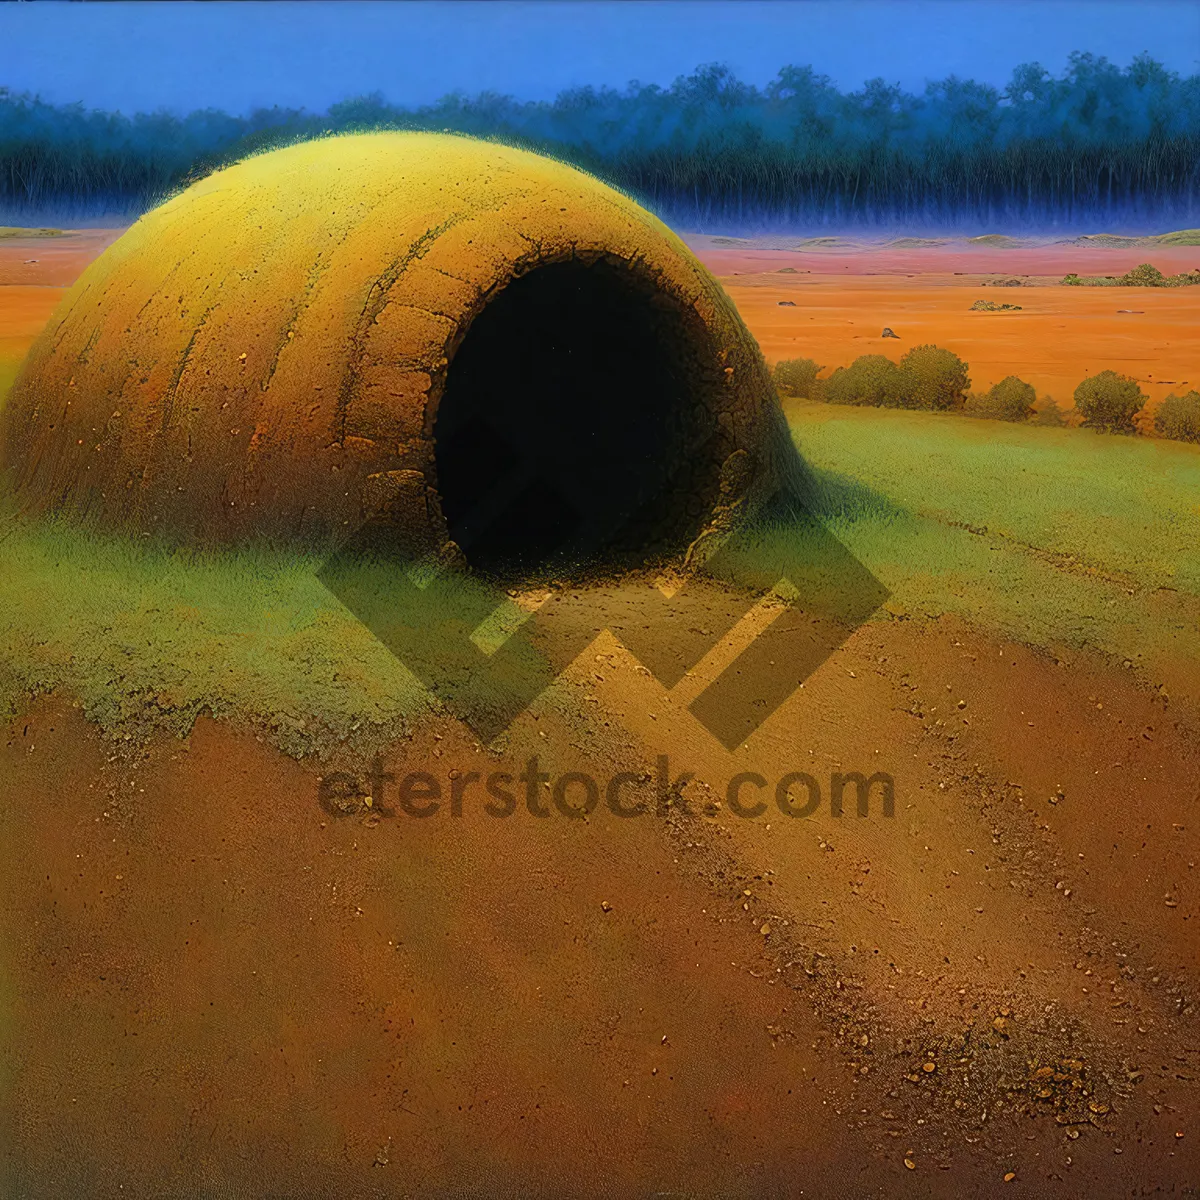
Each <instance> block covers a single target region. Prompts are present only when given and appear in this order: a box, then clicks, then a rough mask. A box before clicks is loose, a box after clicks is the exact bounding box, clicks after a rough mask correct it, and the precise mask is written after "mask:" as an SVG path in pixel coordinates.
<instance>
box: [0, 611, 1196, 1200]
mask: <svg viewBox="0 0 1200 1200" xmlns="http://www.w3.org/2000/svg"><path fill="white" fill-rule="evenodd" d="M765 636H768V637H769V636H770V634H767V635H765ZM730 652H731V650H730V649H729V648H728V647H727V648H726V650H725V651H721V650H718V651H715V652H714V654H713V656H712V657H711V659H710V660H707V661H706V663H705V664H703V665H702V667H701V668H700V669H698V670H697V672H696V674H695V676H694V677H693V678H689V679H685V681H684V682H683V683H682V684H681V685H680V686H679V688H678V689H677V690H676V693H674V694H672V695H668V694H667V693H666V692H665V691H664V689H663V688H662V687H661V685H659V684H658V683H657V682H656V681H655V680H654V679H653V678H651V677H650V676H649V675H647V674H646V673H645V672H644V670H643V669H641V668H639V666H638V665H637V663H636V661H635V660H633V659H632V658H631V657H630V656H629V655H628V654H627V653H626V652H625V651H623V650H622V649H621V647H620V646H619V644H618V643H617V642H616V641H615V640H613V639H612V637H611V635H607V634H606V635H602V637H601V638H600V640H599V641H598V642H597V643H596V644H595V645H594V646H592V647H591V648H589V650H588V651H586V652H585V653H584V654H583V655H581V657H580V659H579V660H578V661H577V663H576V664H575V666H574V667H573V668H572V669H571V670H570V671H569V672H568V674H567V676H566V677H565V680H564V683H563V685H562V687H561V688H560V689H559V690H560V694H559V695H558V696H557V698H556V700H555V701H554V702H553V703H548V702H541V703H539V704H537V705H535V706H534V708H533V710H532V711H531V712H530V713H528V714H526V715H525V716H524V717H522V718H520V719H519V721H518V723H517V724H516V725H515V726H514V727H513V729H512V730H511V731H510V733H509V734H508V735H507V736H506V738H505V743H504V745H503V746H502V748H501V749H500V750H499V751H498V752H496V751H485V750H481V748H480V747H479V745H478V743H477V742H475V741H474V739H473V738H472V737H471V735H470V733H469V732H468V731H467V730H466V728H465V727H464V726H462V725H460V724H459V723H458V722H456V721H454V720H452V719H449V718H446V719H440V720H438V721H434V722H431V723H430V724H429V725H428V726H427V727H426V728H423V729H421V730H419V731H418V732H417V733H416V735H415V737H414V738H413V740H412V741H411V742H404V743H400V744H397V745H395V746H392V747H390V748H388V750H387V751H386V752H385V753H384V755H383V760H384V763H385V765H386V766H387V767H388V768H389V769H390V770H391V771H393V772H394V773H396V774H397V775H403V774H404V773H405V772H407V771H412V770H425V771H429V772H431V773H433V774H435V775H436V776H437V777H438V778H439V779H440V780H441V781H442V785H443V787H444V788H446V789H449V788H450V786H451V784H450V779H451V778H452V776H451V772H452V771H454V772H458V773H460V774H461V773H463V772H468V771H480V772H481V773H482V774H486V773H487V771H489V770H505V771H509V772H511V773H513V774H517V773H519V772H520V770H521V769H522V768H523V765H524V764H525V762H526V761H527V760H528V758H529V757H530V756H531V755H533V754H537V755H539V756H540V762H541V766H542V768H543V769H544V770H546V771H548V772H549V773H551V774H553V775H555V776H557V775H559V774H561V773H563V772H565V771H568V770H582V771H585V772H589V773H590V774H592V775H593V776H594V777H596V778H598V779H599V780H600V781H601V784H602V785H603V782H604V781H605V780H607V779H608V778H610V777H611V775H612V774H613V773H615V772H616V771H618V770H620V769H629V770H632V771H635V772H640V771H647V770H648V771H650V772H653V771H654V769H655V761H656V759H657V756H658V755H659V754H664V753H665V754H666V755H667V756H668V758H669V761H670V767H671V774H672V777H675V776H676V775H677V774H678V773H681V772H684V771H687V772H692V773H694V776H695V779H694V782H692V783H689V784H688V785H687V787H686V788H685V790H684V795H685V796H686V797H688V798H689V799H690V801H691V803H692V805H693V808H694V809H696V810H697V811H696V813H695V815H685V814H683V813H679V812H675V813H673V814H672V815H671V816H670V817H669V818H668V819H660V818H658V817H656V816H653V815H648V816H645V817H641V818H637V819H632V820H619V819H617V818H616V817H614V816H612V815H611V814H610V813H608V812H607V811H606V810H604V808H603V807H601V808H600V809H599V810H598V811H597V812H596V813H594V814H593V815H592V817H591V818H590V819H588V820H586V821H572V820H567V819H565V818H564V817H563V816H561V815H559V814H558V813H554V814H553V815H552V816H551V817H549V818H546V819H538V818H536V817H534V816H532V815H530V814H529V813H528V812H527V811H525V810H524V808H519V809H518V810H517V812H516V813H515V814H514V815H513V816H511V817H509V818H507V819H497V818H492V817H488V816H486V815H485V814H484V813H483V812H481V810H480V806H481V803H482V799H483V798H485V797H482V795H481V793H480V792H478V791H476V792H474V793H472V792H471V791H468V792H467V793H466V799H465V800H464V804H463V808H464V814H463V815H462V816H461V817H458V818H455V817H453V816H452V815H451V814H450V813H449V812H447V811H443V812H440V813H438V814H436V815H434V816H433V817H431V818H428V819H424V820H421V819H415V818H413V817H409V816H405V815H404V814H402V813H401V814H400V815H398V816H396V817H389V818H384V819H379V818H378V817H377V816H374V815H371V814H367V815H365V816H364V815H361V814H358V815H351V816H347V817H343V818H340V819H335V818H332V817H331V816H329V815H328V814H327V813H326V812H325V811H323V810H322V808H321V807H320V806H319V805H318V802H317V796H318V776H319V774H320V772H321V770H322V768H321V767H320V766H318V765H317V764H308V763H296V762H294V761H292V760H289V759H287V758H286V757H284V756H282V755H280V754H279V753H278V752H276V751H274V750H272V749H270V748H269V747H268V746H267V745H265V744H264V743H263V741H262V740H261V739H260V738H258V737H257V736H256V735H255V734H254V733H253V731H238V730H235V729H233V728H230V727H228V726H226V725H222V724H217V723H214V722H212V721H209V720H207V719H206V720H202V721H201V722H200V723H199V724H198V725H197V726H196V728H195V729H194V731H193V732H192V734H191V736H190V737H188V738H187V739H186V740H185V741H182V742H180V741H178V740H175V739H163V740H158V741H155V742H152V743H151V744H149V745H147V746H144V747H133V748H131V747H124V748H122V749H120V750H118V749H117V748H116V747H113V746H112V745H111V743H108V742H106V741H105V739H104V738H103V737H102V736H101V735H100V734H99V733H98V732H97V731H96V730H95V729H94V728H91V727H89V726H88V725H87V724H86V723H85V722H83V721H82V720H81V718H80V717H79V716H78V714H77V713H76V712H75V711H73V710H72V708H71V706H70V704H69V703H68V702H66V701H65V699H60V700H44V701H42V702H40V703H38V704H37V705H36V706H35V707H34V708H33V709H32V710H31V711H30V712H28V713H27V714H26V715H24V716H23V717H22V718H21V719H20V720H18V721H17V722H16V723H15V724H14V725H13V726H12V727H11V728H10V729H9V730H8V732H7V736H6V737H5V741H4V745H3V747H2V748H0V779H3V781H4V785H3V793H4V804H3V825H2V826H0V829H2V831H3V832H2V837H3V853H4V861H5V863H6V871H5V873H4V876H3V885H2V898H3V903H2V906H0V912H3V914H4V916H3V919H2V920H3V923H2V926H0V945H2V947H3V954H4V959H5V968H6V974H9V978H10V983H11V986H10V999H11V1004H12V1017H11V1026H12V1028H11V1031H10V1037H11V1038H12V1042H11V1049H10V1050H9V1051H8V1052H7V1053H6V1056H5V1057H6V1065H8V1066H9V1067H10V1075H11V1080H10V1083H11V1092H10V1095H11V1097H12V1102H11V1103H10V1104H9V1105H8V1107H7V1115H8V1118H9V1121H10V1128H9V1130H8V1132H7V1135H6V1137H5V1144H6V1145H7V1146H8V1147H9V1151H8V1157H9V1171H10V1176H11V1178H12V1183H13V1185H14V1186H15V1190H14V1191H13V1192H12V1193H11V1194H15V1195H39V1196H40V1195H47V1196H50V1195H54V1196H57V1195H67V1194H87V1195H89V1196H97V1197H99V1196H117V1195H161V1194H180V1195H194V1194H199V1193H198V1192H197V1190H196V1189H197V1187H198V1186H200V1185H202V1189H201V1190H203V1191H204V1192H205V1193H206V1194H213V1195H231V1196H232V1195H251V1194H253V1195H268V1194H271V1195H301V1194H303V1195H312V1196H344V1195H363V1196H367V1195H377V1196H391V1195H398V1194H480V1195H483V1194H488V1195H497V1194H511V1195H516V1194H531V1193H533V1194H541V1195H566V1194H577V1195H590V1194H595V1195H602V1194H603V1195H644V1194H648V1193H651V1192H661V1191H671V1192H673V1193H676V1194H685V1195H734V1196H750V1195H756V1196H762V1195H781V1196H784V1195H802V1194H804V1195H819V1196H843V1195H881V1196H882V1195H896V1194H913V1195H923V1196H928V1195H936V1196H947V1197H950V1196H964V1195H971V1196H989V1195H992V1194H995V1192H996V1191H997V1190H999V1189H1000V1188H1001V1187H1002V1186H1003V1181H1004V1177H1005V1176H1006V1175H1007V1174H1009V1173H1012V1174H1013V1175H1014V1179H1013V1180H1012V1181H1011V1185H1010V1191H1011V1194H1012V1195H1014V1196H1021V1195H1025V1196H1047V1195H1060V1196H1086V1195H1104V1196H1109V1195H1120V1194H1130V1193H1131V1189H1133V1188H1134V1187H1135V1185H1139V1184H1140V1185H1143V1186H1147V1187H1149V1188H1151V1189H1152V1190H1155V1189H1156V1190H1158V1191H1160V1192H1163V1193H1166V1194H1177V1195H1186V1194H1190V1193H1189V1192H1188V1191H1187V1189H1188V1187H1190V1186H1192V1185H1194V1183H1195V1180H1196V1179H1197V1177H1198V1176H1197V1172H1198V1171H1200V1094H1198V1092H1197V1087H1196V1083H1195V1076H1196V1073H1197V1070H1198V1068H1200V1061H1198V1059H1200V1054H1198V1052H1197V1050H1196V1046H1197V1040H1196V1028H1195V1024H1196V1017H1197V1013H1196V1005H1195V998H1196V995H1197V990H1198V989H1200V972H1198V970H1197V963H1198V962H1200V953H1198V952H1200V877H1198V876H1197V873H1196V871H1195V869H1194V868H1195V862H1196V859H1197V857H1198V855H1200V843H1198V840H1197V830H1196V828H1195V811H1194V810H1195V803H1196V799H1197V796H1198V794H1200V749H1198V743H1197V740H1196V730H1197V727H1198V724H1197V718H1198V717H1200V714H1198V713H1196V712H1191V711H1188V712H1181V711H1177V710H1176V709H1175V708H1168V707H1165V706H1164V704H1163V702H1162V700H1161V699H1160V698H1158V697H1157V696H1156V695H1154V694H1152V693H1150V692H1147V691H1143V690H1140V689H1139V688H1137V687H1136V686H1135V685H1134V684H1133V683H1132V681H1131V679H1130V678H1129V677H1128V676H1127V675H1124V674H1115V673H1113V672H1112V671H1111V670H1109V669H1106V668H1105V667H1103V666H1102V665H1101V664H1096V663H1091V662H1088V661H1086V660H1084V659H1076V660H1074V661H1071V662H1065V661H1055V660H1054V659H1052V658H1049V657H1046V656H1042V655H1038V654H1035V653H1033V652H1031V651H1029V650H1028V649H1025V648H1023V647H1020V646H1012V645H1007V644H1004V645H1001V644H997V643H995V642H993V641H991V640H989V639H987V638H984V637H982V636H980V635H979V634H977V633H974V632H972V631H971V630H970V629H967V628H965V627H961V626H956V625H954V624H952V623H948V622H943V623H941V624H938V625H931V626H925V627H922V626H919V625H917V624H916V623H913V622H905V621H894V622H890V623H887V624H884V625H872V626H867V627H864V628H863V629H862V630H860V631H859V632H858V633H857V634H855V635H854V636H853V637H852V638H851V639H850V641H849V642H848V643H847V644H846V646H845V647H844V648H843V649H842V650H840V651H839V652H837V653H836V654H835V655H834V656H833V658H832V659H831V660H830V661H829V662H828V663H827V664H826V665H825V666H824V667H822V668H821V669H820V670H819V671H818V672H817V673H816V674H815V675H814V676H813V677H812V678H811V679H810V680H809V681H808V683H807V684H806V685H805V687H804V688H802V689H801V690H800V691H799V692H797V693H796V694H795V695H794V696H793V697H792V699H791V700H789V701H788V702H787V703H786V704H785V705H784V706H783V707H782V708H781V709H780V710H779V711H778V712H777V713H776V714H775V715H774V716H773V717H772V718H771V719H770V720H769V721H767V722H766V724H765V725H764V726H763V727H762V728H761V729H760V730H759V732H758V733H756V734H755V735H754V736H753V737H752V738H751V739H750V741H749V742H748V743H747V744H746V745H745V746H744V747H742V748H740V749H739V750H738V751H736V752H735V753H732V754H730V753H728V752H726V751H724V750H723V749H721V748H720V747H719V745H718V744H717V743H716V742H715V740H713V739H712V738H711V737H710V736H709V735H708V734H707V733H705V732H704V731H703V730H702V729H701V728H700V726H699V725H698V724H697V723H696V722H695V720H694V718H693V717H692V716H691V715H690V714H689V713H688V712H687V709H686V703H687V700H688V698H689V696H690V695H691V694H692V693H693V692H694V691H696V690H698V689H699V687H700V686H701V685H702V684H703V682H704V681H705V679H706V678H707V677H708V676H710V675H711V674H713V673H715V672H716V671H717V670H719V669H720V666H721V664H722V662H723V661H724V657H723V656H727V655H728V653H730ZM588 714H590V715H588ZM334 765H337V766H340V767H343V768H349V769H351V770H353V771H356V772H359V773H361V772H363V771H365V770H366V764H363V763H356V762H352V761H346V762H343V763H339V764H334ZM837 768H844V769H861V770H865V771H868V772H869V771H872V770H875V769H879V770H885V771H888V772H889V773H891V774H892V775H893V776H894V777H895V779H896V790H897V797H896V815H895V816H894V817H893V818H890V819H888V818H886V817H883V816H882V815H881V813H880V811H879V809H876V810H875V811H874V812H873V813H872V815H871V816H869V817H868V818H866V819H863V818H859V817H857V816H855V815H852V810H851V811H850V812H848V813H847V815H845V816H843V817H841V818H835V817H833V816H831V815H830V813H829V811H828V809H827V808H823V809H822V810H821V811H819V812H818V813H817V814H815V815H814V816H813V817H811V818H808V819H803V820H795V819H791V818H787V817H784V816H782V814H780V813H778V812H775V813H774V814H773V815H772V814H771V813H767V814H765V815H764V816H763V817H761V818H759V819H757V820H749V819H741V818H737V817H734V816H733V815H732V814H731V813H730V812H729V811H728V809H727V808H726V807H725V806H724V805H722V806H721V807H720V808H718V809H717V810H716V812H715V813H713V814H712V815H704V814H703V812H701V811H699V810H700V809H701V808H702V806H703V804H704V802H705V801H707V800H709V799H712V798H714V797H721V796H722V794H723V792H724V788H725V784H726V782H727V781H728V779H729V778H730V777H731V776H732V775H734V774H736V773H737V772H738V771H741V770H752V771H757V772H759V773H761V774H762V775H763V776H765V777H767V778H768V779H769V780H770V781H772V782H774V781H775V780H776V779H778V778H779V777H780V776H782V775H783V774H784V773H785V772H787V771H790V770H807V771H809V772H810V773H812V774H813V775H814V776H816V777H818V778H822V777H824V778H827V776H828V772H829V771H830V770H832V769H837ZM326 769H328V768H326ZM547 795H548V793H547ZM1060 796H1061V799H1060ZM1051 798H1053V799H1051ZM384 799H385V800H386V799H388V795H387V793H385V796H384ZM391 803H392V804H393V805H394V803H395V799H394V790H393V792H392V800H391ZM927 1064H931V1065H930V1066H927ZM906 1159H907V1161H908V1162H909V1163H912V1164H913V1165H912V1167H911V1168H909V1167H908V1166H907V1165H906V1162H905V1160H906ZM1005 1194H1009V1192H1008V1191H1006V1193H1005Z"/></svg>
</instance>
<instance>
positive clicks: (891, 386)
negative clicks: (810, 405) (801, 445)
mask: <svg viewBox="0 0 1200 1200" xmlns="http://www.w3.org/2000/svg"><path fill="white" fill-rule="evenodd" d="M904 389H905V377H904V374H903V372H902V371H901V370H900V368H899V367H898V366H896V364H895V363H894V362H892V360H891V359H890V358H888V357H887V356H886V355H883V354H863V355H861V356H860V357H858V358H856V359H855V360H854V361H853V362H852V363H851V364H850V365H849V366H848V367H838V369H837V370H836V371H834V373H833V374H832V375H831V376H830V377H829V378H828V379H827V380H825V382H824V386H823V388H822V392H823V393H824V398H825V399H826V400H827V401H828V402H829V403H830V404H874V405H879V406H883V407H885V408H902V407H905V404H904V400H905V390H904Z"/></svg>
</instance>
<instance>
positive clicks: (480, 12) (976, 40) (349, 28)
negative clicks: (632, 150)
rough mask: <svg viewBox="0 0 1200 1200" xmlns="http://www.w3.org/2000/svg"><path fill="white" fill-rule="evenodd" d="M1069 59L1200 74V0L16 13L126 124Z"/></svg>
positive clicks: (25, 73) (31, 62) (19, 53)
mask: <svg viewBox="0 0 1200 1200" xmlns="http://www.w3.org/2000/svg"><path fill="white" fill-rule="evenodd" d="M1071 50H1090V51H1091V52H1093V53H1094V54H1098V55H1099V54H1103V55H1106V56H1107V57H1108V58H1110V59H1111V60H1113V61H1114V62H1118V63H1120V64H1121V65H1125V64H1127V63H1128V62H1129V60H1130V59H1131V58H1132V57H1133V56H1134V55H1135V54H1137V53H1138V52H1140V51H1143V50H1145V51H1148V52H1149V53H1150V54H1152V55H1153V56H1154V57H1155V58H1157V59H1159V60H1160V61H1162V62H1165V63H1166V64H1167V65H1168V66H1169V67H1171V68H1172V69H1174V70H1177V71H1179V72H1181V73H1185V74H1192V73H1195V72H1198V71H1200V2H1197V0H1134V2H1129V0H795V2H788V0H774V2H767V3H759V2H756V0H734V2H723V0H667V2H659V0H615V2H607V3H592V2H589V0H576V2H573V3H572V2H564V3H559V2H555V0H485V2H483V3H478V2H473V0H442V2H440V3H439V2H432V3H423V2H410V3H383V2H374V3H356V2H342V3H324V2H321V0H310V2H308V3H288V2H286V0H277V2H275V3H236V4H234V3H203V4H201V3H132V4H128V3H109V4H78V3H76V4H68V3H53V2H42V3H35V4H0V86H7V87H9V88H10V89H12V90H13V91H15V92H21V91H31V92H36V93H38V94H40V95H41V96H42V97H43V98H44V99H46V100H49V101H52V102H54V103H74V102H76V101H81V102H83V103H84V104H85V105H87V106H88V107H95V108H105V109H111V110H119V111H122V112H125V113H130V112H134V111H152V110H154V109H158V108H167V109H171V110H174V111H186V110H188V109H193V108H203V107H208V106H213V107H219V108H224V109H225V110H226V111H228V112H232V113H243V112H246V111H248V110H249V109H251V108H254V107H256V106H270V105H272V104H282V105H287V106H291V107H306V108H309V109H312V110H318V111H319V110H323V109H325V108H326V107H328V105H329V104H331V103H334V102H336V101H338V100H343V99H346V98H347V97H350V96H355V95H362V94H364V93H367V92H371V91H381V92H383V93H384V95H385V96H386V97H387V98H388V99H389V100H391V101H392V102H393V103H397V104H403V105H416V104H423V103H429V102H432V101H434V100H436V99H438V98H439V97H440V96H442V95H445V94H446V93H447V92H450V91H455V90H461V91H465V92H468V93H475V92H478V91H482V90H484V89H493V90H496V91H500V92H507V93H509V94H512V95H515V96H518V97H520V98H522V99H534V100H536V99H548V98H551V97H553V96H554V95H556V94H557V93H558V92H559V91H560V90H562V89H563V88H567V87H572V86H577V85H581V84H596V85H599V84H610V85H612V86H616V87H624V86H625V84H627V83H628V82H629V81H630V80H631V79H637V80H640V81H642V82H644V83H659V84H669V83H670V82H671V81H672V80H673V79H674V78H675V77H676V76H678V75H681V74H685V73H688V72H690V71H691V70H692V69H694V68H695V67H696V66H697V65H699V64H701V63H708V62H724V63H727V64H728V65H729V66H731V67H732V68H733V69H734V71H735V73H736V74H737V75H738V76H739V77H741V78H743V79H745V80H748V81H750V82H753V83H759V84H761V83H765V82H766V81H767V80H768V79H770V78H771V77H772V76H773V75H774V74H775V73H776V71H777V70H778V69H779V67H781V66H783V65H784V64H794V65H797V66H804V65H808V64H811V65H813V66H814V67H816V68H817V69H818V70H819V71H821V72H823V73H824V74H827V75H829V76H831V77H832V78H833V80H834V82H835V83H837V84H838V85H839V86H840V87H842V88H843V89H852V88H857V87H858V86H859V85H861V84H862V83H863V81H864V80H866V79H868V78H871V77H874V76H883V77H884V78H885V79H887V80H888V81H889V82H893V83H900V84H902V85H904V86H905V87H907V88H910V89H918V88H920V87H921V86H923V84H924V82H925V81H926V80H927V79H941V78H944V77H945V76H947V75H950V74H957V75H959V76H966V77H971V78H975V79H979V80H982V81H984V82H989V83H994V84H1002V83H1004V82H1005V81H1006V80H1007V78H1008V75H1009V73H1010V71H1011V70H1012V68H1013V66H1015V65H1016V64H1017V63H1020V62H1028V61H1033V60H1036V61H1039V62H1041V63H1042V64H1043V65H1044V66H1046V67H1047V68H1049V69H1050V70H1051V71H1053V72H1055V73H1056V74H1057V73H1058V72H1059V71H1061V70H1062V68H1063V66H1064V64H1065V62H1066V56H1067V54H1068V53H1069V52H1070V51H1071Z"/></svg>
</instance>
